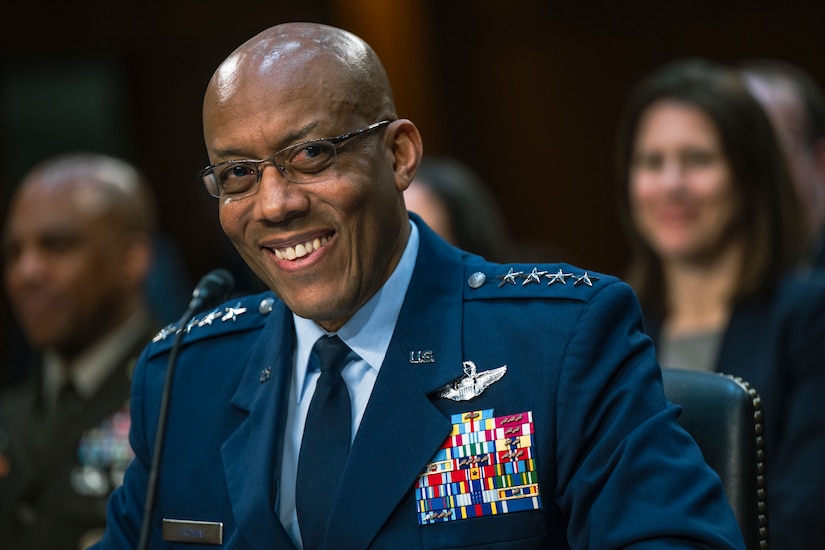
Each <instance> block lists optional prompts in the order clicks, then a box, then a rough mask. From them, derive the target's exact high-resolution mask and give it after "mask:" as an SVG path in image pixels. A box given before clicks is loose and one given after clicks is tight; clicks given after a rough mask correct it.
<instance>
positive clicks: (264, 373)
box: [261, 367, 272, 384]
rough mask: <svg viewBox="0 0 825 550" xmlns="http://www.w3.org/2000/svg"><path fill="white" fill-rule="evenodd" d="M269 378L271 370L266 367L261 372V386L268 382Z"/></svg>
mask: <svg viewBox="0 0 825 550" xmlns="http://www.w3.org/2000/svg"><path fill="white" fill-rule="evenodd" d="M271 376H272V369H271V368H269V367H266V368H265V369H264V370H262V371H261V384H263V383H264V382H266V381H267V380H269V378H270V377H271Z"/></svg>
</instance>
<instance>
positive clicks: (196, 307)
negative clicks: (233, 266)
mask: <svg viewBox="0 0 825 550" xmlns="http://www.w3.org/2000/svg"><path fill="white" fill-rule="evenodd" d="M234 288H235V279H234V278H233V277H232V274H231V273H229V272H228V271H227V270H225V269H215V270H213V271H210V272H209V273H207V274H206V275H204V276H203V278H202V279H201V280H200V282H199V283H198V286H196V287H195V290H194V291H193V292H192V299H191V300H190V301H189V307H187V308H186V312H185V313H184V314H183V317H182V318H181V320H180V321H179V322H178V327H181V326H183V325H185V324H186V323H188V322H189V320H190V319H191V318H192V316H194V315H195V314H196V313H198V312H199V311H203V310H204V309H208V308H210V307H215V306H216V305H218V304H220V303H221V302H223V301H224V300H226V299H227V298H229V295H230V294H232V290H233V289H234Z"/></svg>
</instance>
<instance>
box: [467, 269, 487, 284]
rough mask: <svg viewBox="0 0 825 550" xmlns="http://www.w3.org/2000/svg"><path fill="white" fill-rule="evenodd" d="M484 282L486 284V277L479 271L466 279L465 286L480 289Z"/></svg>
mask: <svg viewBox="0 0 825 550" xmlns="http://www.w3.org/2000/svg"><path fill="white" fill-rule="evenodd" d="M485 282H487V275H485V274H484V273H482V272H481V271H476V272H475V273H473V274H472V275H470V278H469V279H467V284H468V285H470V288H481V287H482V286H484V283H485Z"/></svg>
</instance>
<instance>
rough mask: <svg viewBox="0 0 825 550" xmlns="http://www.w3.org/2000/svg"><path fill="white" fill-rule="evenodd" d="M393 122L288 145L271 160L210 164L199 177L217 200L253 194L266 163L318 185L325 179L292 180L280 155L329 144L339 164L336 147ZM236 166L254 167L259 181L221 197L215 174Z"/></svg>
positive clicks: (286, 173) (273, 155)
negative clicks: (238, 191) (298, 178)
mask: <svg viewBox="0 0 825 550" xmlns="http://www.w3.org/2000/svg"><path fill="white" fill-rule="evenodd" d="M392 122H394V121H392V120H389V119H384V120H381V121H378V122H374V123H372V124H370V125H369V126H367V127H365V128H359V129H357V130H352V131H351V132H347V133H346V134H341V135H339V136H334V137H328V138H313V139H308V140H306V141H301V142H299V143H293V144H292V145H288V146H286V147H284V148H283V149H280V150H278V151H276V152H275V153H273V154H272V155H271V156H270V157H269V158H266V159H233V160H224V161H221V162H218V163H215V164H210V165H209V166H207V167H206V168H204V169H203V170H201V171H200V172H198V177H199V178H201V180H202V181H203V183H204V185H205V186H206V191H207V192H208V193H209V194H210V195H212V196H213V197H215V198H224V197H227V196H230V197H233V198H243V197H245V196H247V195H249V194H251V193H252V192H253V189H255V188H256V187H257V185H258V184H259V183H261V177H263V170H262V168H261V167H262V165H264V164H266V163H272V164H273V165H274V166H275V168H276V169H277V170H278V172H280V173H281V175H283V177H284V178H286V179H287V180H289V181H291V182H293V183H317V182H319V181H324V178H321V179H312V180H306V181H304V180H301V181H295V180H292V179H290V177H289V174H290V171H289V170H287V167H286V166H284V165H282V164H279V163H277V162H275V159H276V157H278V156H279V155H282V154H283V153H284V152H286V151H290V150H293V149H297V148H300V147H305V146H308V145H312V144H313V143H329V144H332V146H333V152H334V154H335V162H336V163H337V158H338V148H337V147H336V146H337V145H338V144H340V143H343V142H345V141H347V140H349V139H352V138H354V137H357V136H361V135H365V134H367V133H369V132H372V131H373V130H377V129H379V128H382V127H384V126H387V125H388V124H391V123H392ZM234 164H249V165H251V166H252V167H254V169H255V173H256V177H257V180H256V182H255V184H254V185H252V186H251V187H250V188H249V189H248V190H246V191H245V192H243V193H240V194H238V196H237V197H235V196H234V195H235V194H230V195H221V194H220V191H221V186H220V184H219V183H218V176H217V175H216V174H215V170H216V169H217V168H220V167H221V166H230V165H234ZM327 169H329V167H327V168H325V169H324V170H322V171H325V170H327Z"/></svg>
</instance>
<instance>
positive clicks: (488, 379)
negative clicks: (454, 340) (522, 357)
mask: <svg viewBox="0 0 825 550" xmlns="http://www.w3.org/2000/svg"><path fill="white" fill-rule="evenodd" d="M506 373H507V365H502V366H500V367H498V368H496V369H490V370H486V371H483V372H478V370H477V367H476V364H475V363H473V362H472V361H464V376H463V377H461V378H459V379H458V380H456V381H454V382H450V383H449V384H447V385H446V386H443V387H442V388H440V389H439V390H438V396H439V397H444V398H446V399H452V400H453V401H469V400H471V399H475V398H476V397H478V396H479V395H481V394H482V393H483V392H484V390H486V389H487V388H489V387H490V386H491V385H492V384H493V383H495V382H497V381H498V380H500V379H501V377H502V376H504V375H505V374H506Z"/></svg>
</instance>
